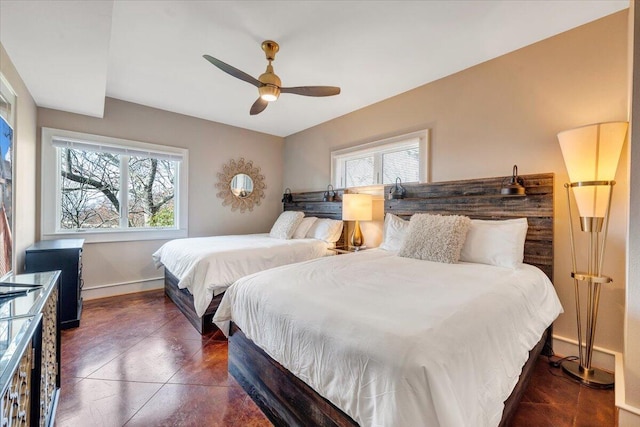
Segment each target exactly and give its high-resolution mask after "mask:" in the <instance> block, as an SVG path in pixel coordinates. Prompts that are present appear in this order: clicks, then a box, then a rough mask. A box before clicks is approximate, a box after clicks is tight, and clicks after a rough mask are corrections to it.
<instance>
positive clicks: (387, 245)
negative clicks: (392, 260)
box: [380, 213, 409, 252]
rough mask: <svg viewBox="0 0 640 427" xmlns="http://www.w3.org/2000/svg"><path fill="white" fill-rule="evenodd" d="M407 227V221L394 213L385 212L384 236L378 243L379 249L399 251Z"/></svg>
mask: <svg viewBox="0 0 640 427" xmlns="http://www.w3.org/2000/svg"><path fill="white" fill-rule="evenodd" d="M408 228H409V221H406V220H404V219H402V218H400V217H398V216H395V215H394V214H391V213H387V215H386V216H385V217H384V236H383V241H382V243H381V244H380V249H384V250H386V251H394V252H397V251H399V250H400V248H401V247H402V242H404V236H405V234H406V233H407V229H408Z"/></svg>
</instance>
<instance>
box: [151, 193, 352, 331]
mask: <svg viewBox="0 0 640 427" xmlns="http://www.w3.org/2000/svg"><path fill="white" fill-rule="evenodd" d="M340 194H341V193H338V196H340ZM284 210H285V212H301V214H304V215H305V216H306V219H311V218H318V221H316V222H315V223H313V224H312V225H310V226H309V227H310V228H309V229H308V231H309V233H311V234H312V235H313V236H315V237H316V238H304V237H305V236H304V235H303V236H295V238H275V237H272V236H270V234H269V233H265V234H248V235H231V236H213V237H194V238H187V239H176V240H172V241H169V242H167V243H165V244H164V245H163V246H162V247H161V248H160V249H158V251H156V252H155V253H154V254H153V261H154V263H155V265H156V267H157V268H159V267H161V266H164V286H165V294H166V295H167V296H168V297H169V298H170V299H171V300H172V301H173V302H174V303H175V304H176V306H177V307H178V308H179V309H180V311H182V313H183V314H184V315H185V316H186V317H187V319H188V320H189V321H190V322H191V324H192V325H193V326H194V327H195V328H196V329H197V330H198V331H199V332H200V333H201V334H206V333H208V332H211V331H212V330H214V329H215V325H214V324H213V323H212V322H211V318H212V317H213V314H214V313H215V311H216V309H217V308H218V305H219V304H220V300H221V299H222V295H223V294H224V291H225V290H226V289H227V288H228V287H229V285H231V284H232V283H233V282H234V281H236V280H237V279H239V278H240V277H243V276H246V275H248V274H252V273H255V272H258V271H262V270H266V269H269V268H272V267H277V266H281V265H286V264H291V263H296V262H300V261H306V260H311V259H315V258H319V257H323V256H325V255H327V254H332V252H328V249H329V248H332V247H334V246H336V245H343V242H344V233H343V232H342V223H341V221H340V222H338V220H340V219H341V211H342V203H341V202H340V197H338V198H337V200H336V201H333V202H325V201H324V200H323V193H322V192H317V191H314V192H306V193H299V194H297V195H296V200H295V201H294V202H291V203H287V204H285V209H284ZM300 227H303V224H302V223H301V224H300ZM294 228H295V227H294ZM314 230H315V233H314ZM303 234H306V233H303ZM329 236H332V237H331V238H328V237H329ZM324 239H328V240H329V242H327V241H325V240H324ZM336 240H337V241H336Z"/></svg>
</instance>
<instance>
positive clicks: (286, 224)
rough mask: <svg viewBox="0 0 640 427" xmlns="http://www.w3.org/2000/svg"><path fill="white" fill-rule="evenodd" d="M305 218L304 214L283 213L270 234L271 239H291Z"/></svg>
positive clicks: (294, 212)
mask: <svg viewBox="0 0 640 427" xmlns="http://www.w3.org/2000/svg"><path fill="white" fill-rule="evenodd" d="M302 218H304V213H303V212H296V211H287V212H282V213H281V214H280V216H279V217H278V219H277V220H276V222H275V223H274V224H273V227H271V231H270V232H269V236H270V237H275V238H276V239H290V238H291V236H293V232H294V231H295V230H296V228H298V225H300V223H301V222H302Z"/></svg>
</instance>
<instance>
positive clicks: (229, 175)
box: [216, 157, 267, 213]
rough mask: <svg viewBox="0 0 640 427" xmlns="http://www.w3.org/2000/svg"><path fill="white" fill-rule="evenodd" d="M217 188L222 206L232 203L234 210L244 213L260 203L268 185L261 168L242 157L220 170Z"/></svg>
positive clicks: (231, 161) (232, 160)
mask: <svg viewBox="0 0 640 427" xmlns="http://www.w3.org/2000/svg"><path fill="white" fill-rule="evenodd" d="M216 188H217V189H218V190H219V191H218V193H217V194H216V195H217V196H218V197H219V198H220V199H222V206H228V205H231V210H232V211H236V210H238V209H239V210H240V213H244V212H245V211H247V210H249V211H252V210H253V207H254V206H255V205H260V203H261V202H262V199H264V189H265V188H267V186H266V185H265V183H264V175H262V174H261V173H260V168H259V167H258V166H254V165H253V162H252V161H251V160H249V161H248V162H247V161H245V160H244V158H242V157H241V158H240V160H238V161H236V160H235V159H231V160H230V161H229V163H227V164H226V165H224V166H223V167H222V172H218V182H217V183H216Z"/></svg>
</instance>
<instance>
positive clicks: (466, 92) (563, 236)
mask: <svg viewBox="0 0 640 427" xmlns="http://www.w3.org/2000/svg"><path fill="white" fill-rule="evenodd" d="M425 60H428V58H425ZM627 113H628V81H627V11H623V12H620V13H616V14H614V15H611V16H609V17H606V18H603V19H600V20H598V21H595V22H593V23H590V24H587V25H584V26H582V27H579V28H576V29H574V30H571V31H568V32H566V33H563V34H560V35H558V36H555V37H552V38H550V39H547V40H544V41H541V42H539V43H536V44H534V45H531V46H528V47H525V48H523V49H520V50H518V51H515V52H512V53H510V54H507V55H504V56H502V57H500V58H497V59H494V60H491V61H488V62H485V63H483V64H480V65H477V66H475V67H472V68H469V69H467V70H464V71H462V72H459V73H457V74H454V75H451V76H447V77H445V78H443V79H440V80H438V81H436V82H433V83H430V84H427V85H424V86H422V87H419V88H417V89H414V90H411V91H408V92H406V93H403V94H401V95H398V96H396V97H393V98H390V99H387V100H385V101H382V102H380V103H377V104H374V105H371V106H368V107H366V108H363V109H361V110H358V111H355V112H353V113H350V114H347V115H345V116H342V117H339V118H337V119H334V120H331V121H329V122H326V123H323V124H321V125H318V126H316V127H314V128H311V129H307V130H305V131H303V132H300V133H298V134H295V135H291V136H289V137H287V138H285V154H284V159H285V161H284V165H285V170H284V185H285V186H287V187H290V188H291V189H292V190H296V191H300V190H320V189H322V188H324V187H325V186H326V185H327V184H328V183H329V181H330V152H331V150H333V149H337V148H344V147H346V146H350V145H356V144H359V143H364V142H368V141H372V140H378V139H383V138H385V137H390V136H393V135H398V134H403V133H408V132H411V131H415V130H419V129H425V128H429V129H431V155H432V160H431V178H432V181H447V180H455V179H467V178H479V177H493V176H506V175H510V174H511V168H512V166H513V165H514V164H517V165H518V170H519V172H520V173H522V174H527V173H539V172H554V173H555V177H556V199H555V214H556V222H555V234H554V238H555V257H554V262H555V285H556V289H557V291H558V294H559V296H560V299H561V301H562V303H563V305H564V309H565V314H563V315H561V316H560V317H559V319H558V320H557V321H556V323H555V333H556V334H557V335H559V336H563V337H568V338H572V339H575V337H576V335H577V334H576V321H575V311H574V307H575V306H574V293H573V281H572V279H571V277H570V271H571V265H570V264H571V263H570V245H569V235H568V212H567V207H566V202H565V193H564V188H563V186H562V185H563V183H565V182H567V181H568V176H567V173H566V169H565V167H564V162H563V159H562V154H561V152H560V147H559V144H558V141H557V138H556V134H557V133H558V132H559V131H562V130H566V129H571V128H573V127H577V126H580V125H584V124H588V123H595V122H602V121H614V120H626V119H627V117H628V116H627ZM616 180H617V181H618V185H616V188H615V192H614V200H613V212H612V219H611V227H610V234H609V240H608V243H607V259H606V262H605V270H604V271H605V272H606V274H607V275H610V276H611V277H613V278H614V283H613V284H612V285H611V286H607V287H606V288H605V289H604V290H603V292H602V296H601V304H600V316H599V318H598V329H597V333H596V341H595V343H596V345H597V346H599V347H604V348H606V349H611V350H616V351H622V346H623V344H622V343H623V339H622V335H623V334H622V324H623V307H624V292H625V291H624V284H625V262H624V259H625V250H626V249H625V245H626V223H627V216H626V215H627V200H626V194H627V182H628V181H627V156H626V154H623V156H622V158H621V160H620V166H619V168H618V174H617V176H616Z"/></svg>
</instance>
